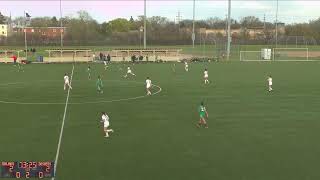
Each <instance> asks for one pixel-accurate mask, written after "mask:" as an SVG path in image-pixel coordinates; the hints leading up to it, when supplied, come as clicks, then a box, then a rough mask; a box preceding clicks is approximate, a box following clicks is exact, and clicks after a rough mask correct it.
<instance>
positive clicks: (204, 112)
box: [197, 102, 209, 128]
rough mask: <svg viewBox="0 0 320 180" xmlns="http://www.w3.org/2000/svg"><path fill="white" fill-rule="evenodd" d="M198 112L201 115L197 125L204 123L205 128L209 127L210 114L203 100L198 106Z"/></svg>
mask: <svg viewBox="0 0 320 180" xmlns="http://www.w3.org/2000/svg"><path fill="white" fill-rule="evenodd" d="M198 112H199V115H200V120H199V122H198V124H197V126H198V127H200V126H201V125H204V126H205V128H208V124H207V121H206V117H207V118H208V117H209V114H208V112H207V110H206V107H205V106H204V104H203V102H201V104H200V106H199V108H198Z"/></svg>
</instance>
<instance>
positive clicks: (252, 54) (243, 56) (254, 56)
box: [240, 50, 271, 61]
mask: <svg viewBox="0 0 320 180" xmlns="http://www.w3.org/2000/svg"><path fill="white" fill-rule="evenodd" d="M270 60H271V58H266V56H265V55H264V51H263V50H261V51H240V61H270Z"/></svg>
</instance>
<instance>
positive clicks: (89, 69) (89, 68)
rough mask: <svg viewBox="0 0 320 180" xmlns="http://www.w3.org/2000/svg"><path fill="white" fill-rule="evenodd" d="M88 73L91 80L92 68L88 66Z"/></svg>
mask: <svg viewBox="0 0 320 180" xmlns="http://www.w3.org/2000/svg"><path fill="white" fill-rule="evenodd" d="M87 73H88V79H89V80H91V67H90V66H88V69H87Z"/></svg>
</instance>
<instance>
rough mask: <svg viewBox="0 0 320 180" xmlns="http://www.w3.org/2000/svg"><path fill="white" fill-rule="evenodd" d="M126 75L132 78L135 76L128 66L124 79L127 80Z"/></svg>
mask: <svg viewBox="0 0 320 180" xmlns="http://www.w3.org/2000/svg"><path fill="white" fill-rule="evenodd" d="M128 74H131V75H132V76H136V75H135V74H134V73H133V72H132V70H131V68H130V66H128V68H127V74H125V75H124V77H125V78H127V77H128Z"/></svg>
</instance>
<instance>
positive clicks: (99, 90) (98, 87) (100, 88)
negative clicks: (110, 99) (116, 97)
mask: <svg viewBox="0 0 320 180" xmlns="http://www.w3.org/2000/svg"><path fill="white" fill-rule="evenodd" d="M96 85H97V91H98V93H100V94H103V83H102V80H101V77H100V76H98V80H97V83H96Z"/></svg>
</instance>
